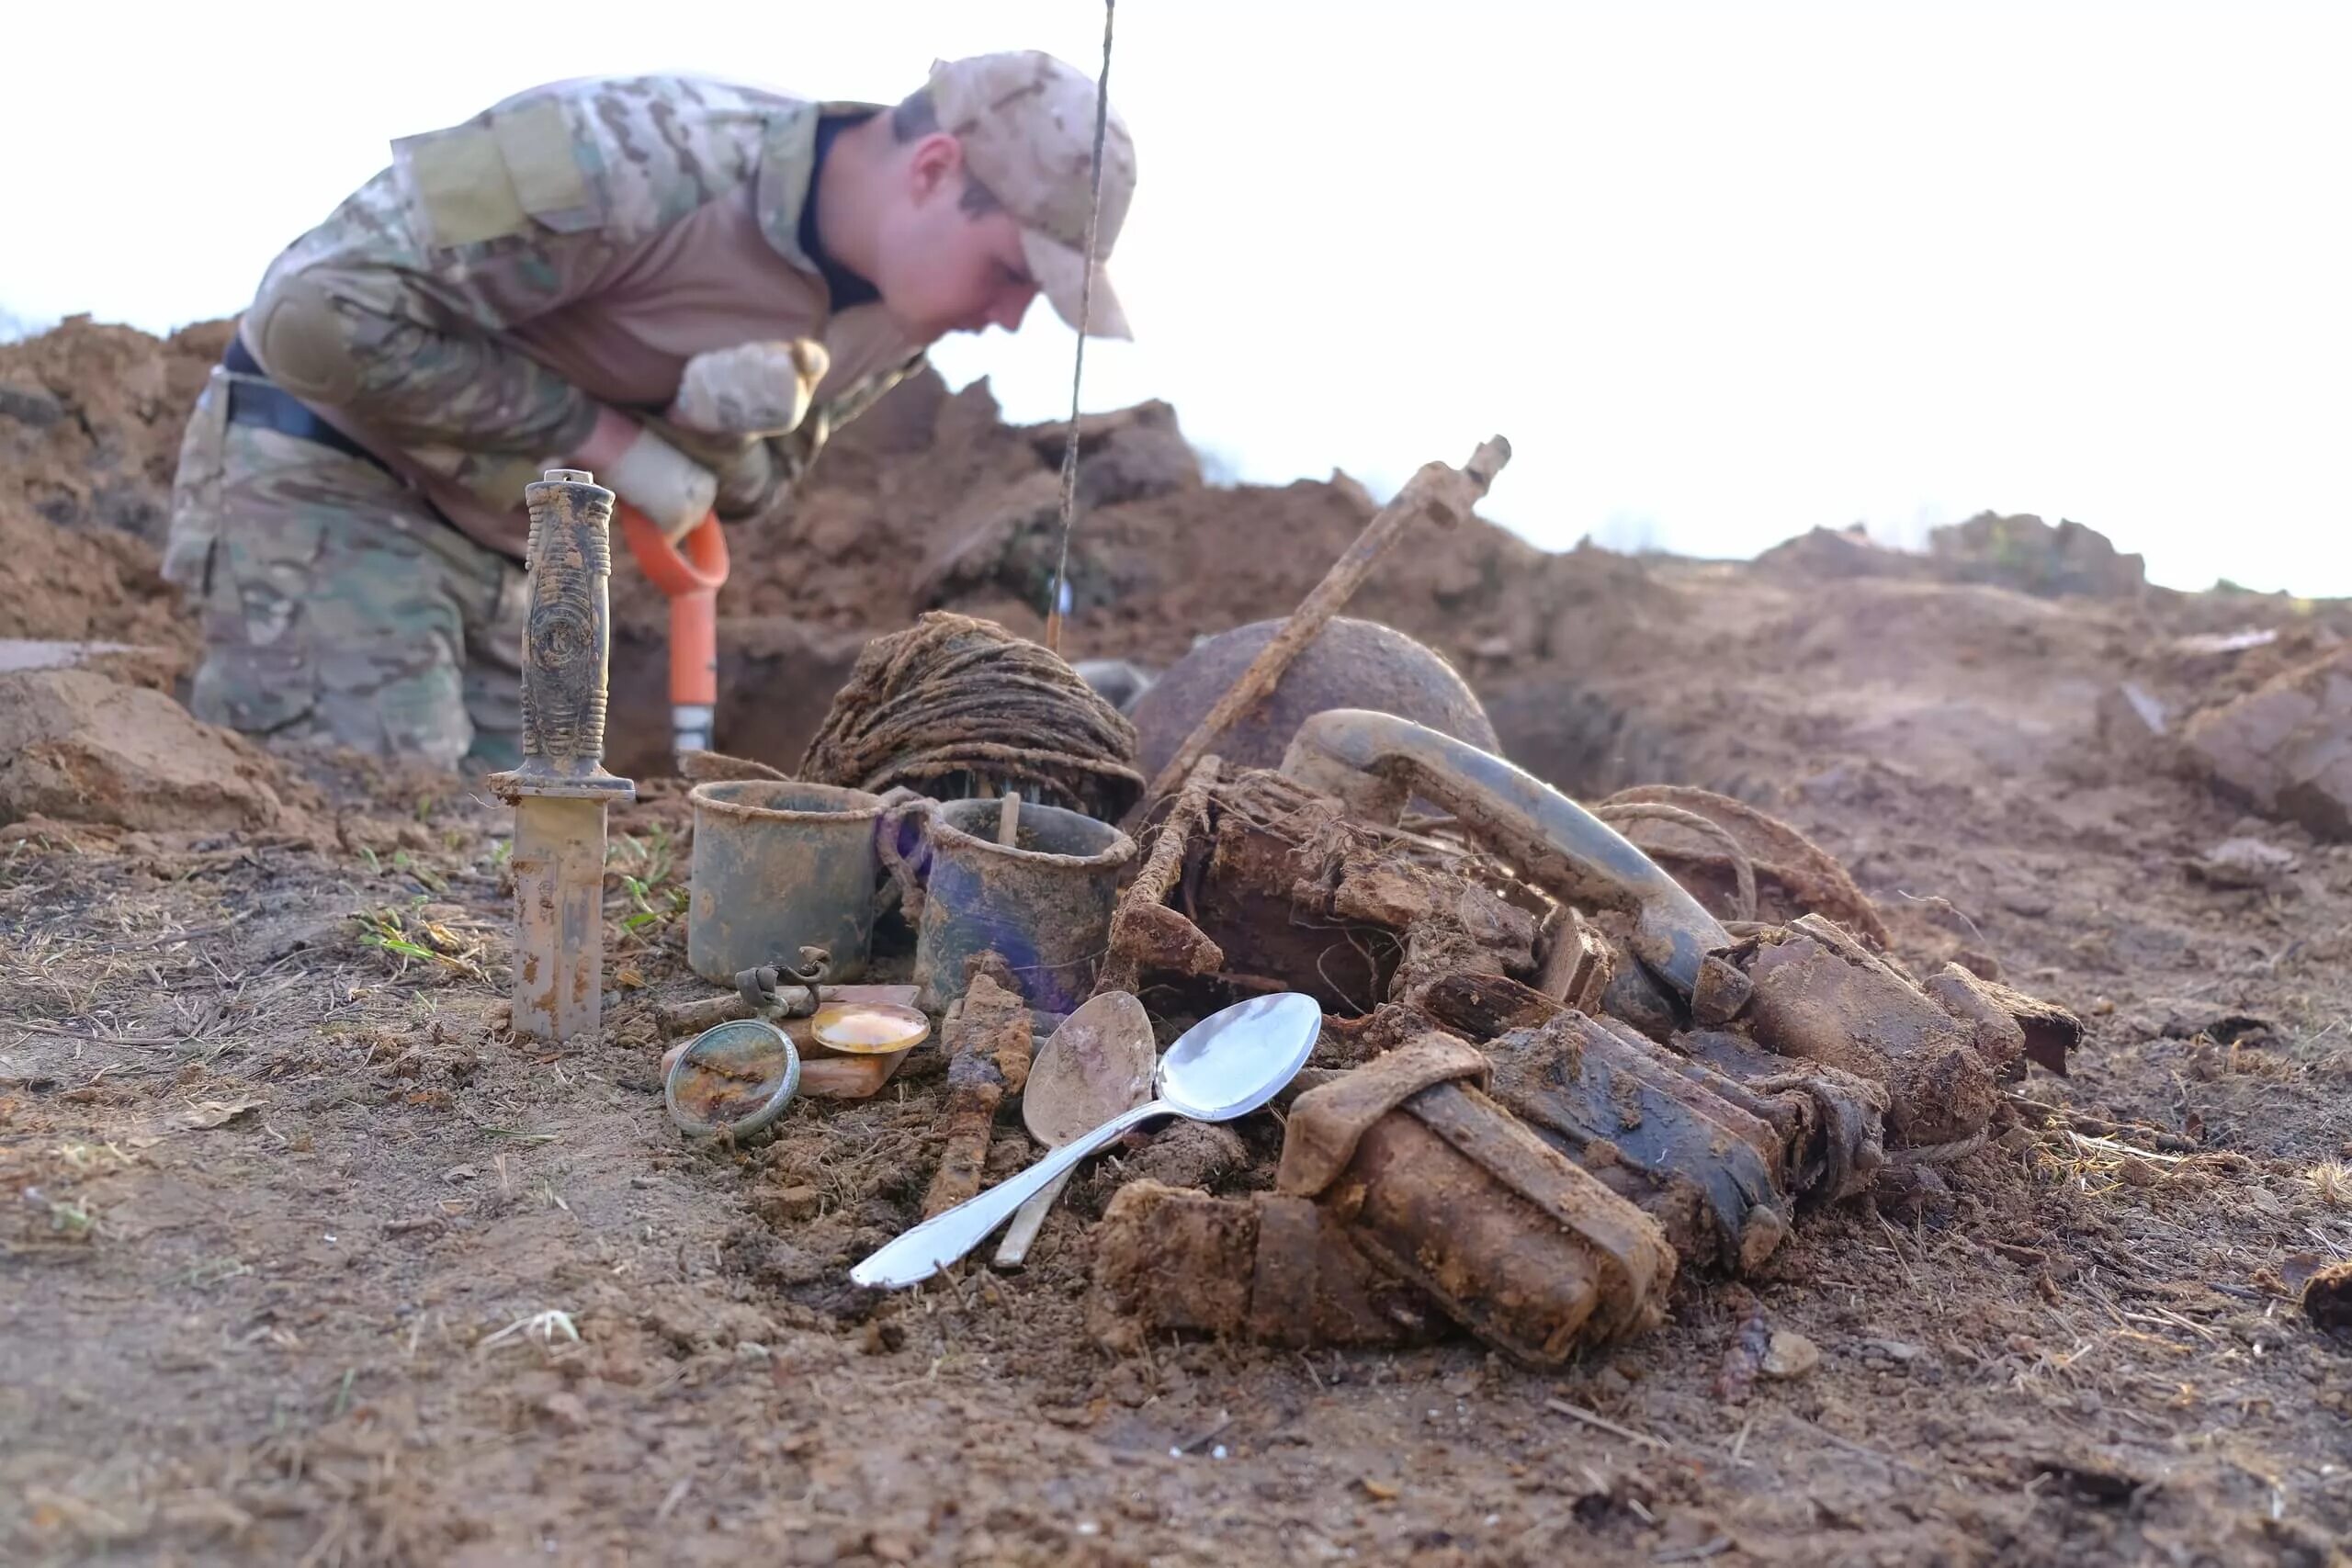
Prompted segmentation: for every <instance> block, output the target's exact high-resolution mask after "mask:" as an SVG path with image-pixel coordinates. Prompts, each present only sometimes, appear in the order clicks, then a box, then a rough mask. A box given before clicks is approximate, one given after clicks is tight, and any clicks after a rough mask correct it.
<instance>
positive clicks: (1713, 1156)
mask: <svg viewBox="0 0 2352 1568" xmlns="http://www.w3.org/2000/svg"><path fill="white" fill-rule="evenodd" d="M1487 1054H1488V1055H1489V1056H1490V1057H1491V1058H1492V1061H1493V1064H1494V1083H1493V1089H1492V1091H1491V1092H1492V1093H1493V1095H1494V1097H1495V1099H1496V1100H1497V1101H1498V1102H1499V1103H1500V1104H1501V1105H1503V1106H1504V1107H1505V1108H1506V1109H1507V1110H1509V1111H1511V1113H1512V1114H1514V1115H1516V1116H1517V1117H1519V1118H1520V1120H1521V1121H1522V1122H1526V1123H1527V1124H1528V1125H1529V1126H1530V1127H1531V1128H1532V1129H1533V1130H1534V1132H1535V1134H1536V1135H1537V1136H1539V1137H1541V1138H1543V1139H1544V1141H1545V1142H1546V1143H1549V1144H1551V1145H1553V1146H1554V1147H1555V1148H1557V1149H1559V1150H1560V1151H1561V1152H1562V1153H1563V1154H1565V1155H1566V1156H1569V1157H1570V1158H1571V1159H1573V1160H1575V1161H1576V1162H1577V1164H1578V1165H1580V1166H1582V1167H1584V1168H1586V1169H1587V1170H1589V1171H1591V1172H1592V1173H1593V1175H1595V1176H1596V1177H1598V1178H1599V1179H1600V1180H1601V1182H1602V1183H1603V1184H1604V1185H1606V1186H1607V1187H1609V1188H1610V1190H1612V1191H1614V1192H1617V1193H1619V1194H1621V1195H1622V1196H1623V1197H1625V1198H1627V1199H1630V1200H1631V1201H1634V1203H1637V1204H1638V1205H1640V1206H1641V1208H1642V1209H1643V1210H1644V1211H1645V1212H1646V1213H1648V1214H1649V1215H1650V1217H1651V1218H1653V1219H1655V1220H1656V1221H1657V1223H1658V1225H1659V1228H1660V1229H1662V1230H1663V1231H1664V1232H1665V1233H1666V1235H1667V1237H1668V1239H1669V1240H1670V1241H1672V1242H1673V1244H1674V1248H1675V1251H1676V1252H1677V1253H1678V1254H1679V1255H1680V1257H1681V1258H1682V1259H1683V1261H1684V1262H1685V1263H1686V1264H1690V1263H1697V1264H1712V1265H1713V1266H1715V1267H1718V1268H1721V1269H1725V1270H1728V1271H1731V1272H1735V1273H1746V1272H1748V1271H1751V1270H1753V1269H1757V1268H1758V1267H1760V1266H1761V1265H1762V1264H1763V1263H1764V1261H1765V1260H1766V1259H1767V1258H1770V1256H1771V1255H1772V1253H1773V1252H1774V1251H1775V1250H1776V1249H1777V1248H1778V1247H1779V1246H1780V1244H1781V1239H1782V1238H1783V1237H1785V1236H1786V1235H1788V1234H1789V1230H1790V1227H1791V1224H1792V1222H1793V1221H1794V1219H1795V1217H1796V1215H1795V1211H1796V1208H1797V1205H1798V1204H1799V1203H1800V1202H1802V1201H1808V1200H1809V1201H1815V1202H1826V1201H1836V1200H1838V1199H1840V1198H1845V1197H1849V1196H1852V1195H1853V1194H1855V1193H1857V1192H1860V1191H1861V1190H1865V1189H1866V1188H1868V1187H1869V1185H1870V1183H1871V1178H1872V1177H1873V1176H1875V1175H1876V1173H1877V1171H1878V1169H1879V1168H1880V1167H1881V1166H1882V1165H1883V1163H1884V1161H1885V1151H1884V1148H1883V1143H1882V1134H1881V1131H1880V1119H1881V1116H1882V1115H1883V1111H1884V1107H1885V1095H1884V1093H1883V1091H1882V1090H1880V1089H1878V1088H1877V1087H1876V1086H1875V1085H1872V1084H1869V1083H1865V1082H1862V1081H1861V1080H1860V1079H1857V1078H1854V1077H1849V1076H1847V1075H1844V1074H1840V1073H1837V1072H1834V1071H1828V1070H1816V1071H1815V1072H1811V1073H1803V1072H1781V1073H1779V1074H1775V1075H1771V1076H1769V1077H1759V1078H1757V1079H1755V1080H1753V1081H1750V1082H1742V1081H1740V1079H1738V1078H1737V1077H1733V1076H1732V1075H1730V1074H1727V1073H1724V1072H1722V1071H1719V1070H1717V1069H1716V1068H1714V1067H1713V1066H1708V1065H1707V1064H1705V1063H1703V1062H1700V1061H1696V1060H1693V1059H1691V1058H1690V1057H1687V1056H1682V1055H1677V1054H1676V1053H1675V1052H1673V1051H1670V1050H1668V1049H1667V1048H1666V1047H1665V1046H1662V1045H1658V1044H1657V1043H1654V1042H1652V1041H1649V1040H1646V1039H1644V1038H1643V1037H1642V1036H1641V1035H1639V1034H1637V1033H1635V1032H1634V1031H1633V1030H1631V1029H1629V1028H1627V1027H1626V1026H1624V1025H1623V1024H1612V1023H1611V1021H1609V1020H1606V1019H1596V1018H1590V1017H1588V1016H1586V1015H1585V1014H1583V1013H1580V1012H1570V1011H1563V1012H1561V1013H1559V1014H1558V1015H1557V1016H1556V1017H1555V1018H1553V1019H1552V1020H1550V1021H1547V1022H1545V1023H1543V1024H1540V1025H1538V1026H1536V1027H1534V1028H1531V1029H1519V1030H1514V1031H1512V1032H1510V1033H1508V1034H1505V1035H1503V1036H1502V1037H1501V1038H1499V1039H1497V1040H1495V1041H1493V1042H1492V1043H1490V1044H1489V1045H1488V1046H1487ZM1781 1065H1782V1066H1795V1064H1792V1063H1784V1064H1781Z"/></svg>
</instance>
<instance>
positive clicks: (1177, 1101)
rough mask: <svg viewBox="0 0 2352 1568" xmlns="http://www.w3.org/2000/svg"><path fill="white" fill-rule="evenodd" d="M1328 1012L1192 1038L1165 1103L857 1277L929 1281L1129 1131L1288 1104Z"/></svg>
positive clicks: (1290, 1012) (932, 1229)
mask: <svg viewBox="0 0 2352 1568" xmlns="http://www.w3.org/2000/svg"><path fill="white" fill-rule="evenodd" d="M1322 1028H1323V1010H1322V1009H1321V1008H1319V1007H1317V1005H1316V1002H1315V998H1312V997H1308V996H1303V995H1301V994H1299V993H1298V992H1296V991H1283V992H1281V993H1278V994H1276V995H1274V996H1269V997H1252V998H1250V999H1249V1000H1248V1001H1246V1002H1239V1003H1237V1004H1235V1005H1234V1006H1232V1007H1229V1008H1227V1009H1226V1010H1224V1011H1223V1012H1218V1013H1212V1014H1211V1015H1209V1016H1208V1017H1207V1018H1204V1019H1203V1020H1201V1021H1200V1022H1198V1023H1196V1024H1194V1025H1193V1027H1192V1028H1190V1029H1188V1030H1186V1031H1185V1032H1184V1034H1183V1037H1182V1039H1180V1040H1178V1041H1177V1042H1176V1043H1175V1044H1173V1045H1170V1047H1169V1048H1168V1054H1167V1055H1164V1056H1162V1057H1160V1058H1159V1070H1158V1071H1157V1072H1155V1073H1154V1074H1153V1075H1152V1078H1153V1087H1154V1088H1155V1089H1158V1090H1159V1097H1158V1098H1157V1099H1154V1100H1149V1101H1147V1102H1146V1103H1144V1104H1142V1105H1138V1106H1136V1107H1135V1108H1134V1109H1133V1110H1131V1111H1121V1112H1120V1113H1119V1114H1118V1115H1116V1116H1114V1117H1112V1118H1111V1120H1109V1121H1108V1122H1103V1124H1102V1125H1101V1126H1099V1127H1097V1128H1095V1129H1094V1130H1093V1131H1092V1132H1091V1133H1089V1134H1086V1135H1085V1136H1084V1137H1082V1138H1077V1139H1074V1140H1072V1141H1071V1142H1069V1143H1067V1144H1064V1145H1062V1146H1061V1147H1060V1148H1057V1149H1056V1150H1055V1151H1054V1152H1053V1153H1051V1154H1049V1155H1047V1156H1046V1157H1045V1158H1044V1159H1041V1160H1039V1161H1038V1162H1037V1163H1036V1164H1035V1165H1033V1166H1031V1167H1030V1168H1028V1169H1026V1170H1024V1171H1023V1172H1022V1173H1021V1174H1020V1175H1018V1176H1016V1177H1013V1178H1012V1179H1010V1180H1008V1181H1001V1182H999V1183H998V1184H997V1185H995V1186H994V1187H991V1188H989V1190H987V1191H985V1192H983V1193H981V1194H980V1195H979V1196H978V1197H976V1198H971V1199H967V1200H966V1201H964V1202H961V1203H958V1204H956V1207H954V1208H952V1209H950V1210H948V1211H947V1212H946V1213H942V1214H934V1215H933V1216H932V1217H931V1218H930V1219H927V1220H925V1221H923V1223H922V1224H919V1225H917V1226H915V1227H914V1229H912V1230H910V1231H908V1232H907V1233H906V1234H905V1235H901V1236H899V1238H898V1239H897V1240H895V1241H892V1242H890V1243H889V1244H888V1245H887V1246H885V1247H882V1248H881V1249H880V1250H879V1251H877V1252H876V1253H875V1254H874V1255H873V1256H872V1257H870V1258H866V1259H865V1262H863V1263H860V1264H859V1265H858V1266H857V1267H856V1268H854V1269H851V1270H850V1271H849V1277H850V1278H851V1279H852V1280H855V1281H856V1282H857V1283H859V1284H861V1285H868V1286H878V1287H880V1288H882V1289H885V1290H896V1289H898V1288H899V1287H901V1286H904V1285H912V1284H915V1283H917V1282H919V1281H921V1280H928V1279H930V1278H931V1277H932V1276H933V1274H936V1273H937V1272H939V1270H940V1269H944V1268H945V1267H946V1266H947V1265H948V1264H950V1263H953V1262H955V1261H956V1259H957V1258H961V1257H963V1256H964V1255H965V1254H966V1253H967V1252H969V1251H971V1250H972V1248H974V1247H978V1245H979V1244H980V1243H981V1242H983V1241H985V1240H987V1239H988V1236H989V1232H991V1231H993V1230H995V1229H996V1227H997V1226H999V1225H1001V1224H1003V1223H1004V1222H1005V1221H1006V1220H1007V1219H1009V1218H1011V1217H1012V1212H1013V1211H1014V1210H1015V1209H1018V1208H1019V1207H1021V1205H1022V1204H1023V1203H1025V1202H1027V1201H1029V1200H1030V1199H1031V1198H1032V1197H1033V1196H1035V1194H1037V1193H1039V1192H1041V1191H1043V1190H1045V1189H1046V1184H1047V1183H1049V1182H1051V1181H1052V1180H1053V1179H1054V1178H1056V1177H1057V1176H1059V1175H1060V1174H1061V1173H1062V1172H1063V1171H1065V1170H1069V1169H1070V1168H1072V1167H1074V1166H1076V1165H1077V1164H1078V1162H1079V1161H1080V1160H1082V1159H1084V1158H1085V1157H1086V1156H1088V1155H1091V1154H1092V1153H1093V1152H1094V1151H1095V1150H1097V1149H1099V1148H1101V1147H1103V1145H1105V1144H1108V1143H1110V1142H1111V1141H1112V1140H1113V1139H1114V1138H1116V1137H1118V1136H1119V1134H1122V1133H1124V1132H1125V1131H1126V1130H1127V1129H1128V1128H1130V1127H1134V1126H1138V1125H1140V1124H1141V1123H1143V1122H1148V1121H1150V1120H1151V1119H1152V1118H1153V1117H1155V1116H1182V1117H1184V1118H1185V1119H1187V1120H1188V1121H1193V1122H1230V1121H1233V1120H1234V1119H1236V1118H1237V1117H1241V1116H1247V1115H1248V1114H1249V1113H1250V1112H1251V1111H1255V1110H1257V1109H1258V1108H1259V1107H1260V1106H1261V1105H1264V1104H1265V1103H1266V1102H1267V1101H1268V1100H1272V1099H1273V1098H1274V1096H1275V1095H1277V1094H1280V1093H1281V1092H1282V1091H1283V1087H1284V1086H1285V1085H1287V1084H1288V1083H1289V1082H1290V1080H1291V1079H1293V1078H1295V1077H1297V1076H1298V1070H1299V1068H1301V1067H1303V1066H1306V1058H1307V1056H1308V1055H1309V1054H1311V1053H1312V1052H1313V1051H1314V1049H1315V1040H1316V1036H1317V1034H1319V1033H1320V1032H1322Z"/></svg>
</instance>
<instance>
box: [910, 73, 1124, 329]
mask: <svg viewBox="0 0 2352 1568" xmlns="http://www.w3.org/2000/svg"><path fill="white" fill-rule="evenodd" d="M930 90H931V101H932V107H933V109H934V110H935V111H936V112H937V114H938V116H939V128H940V129H941V130H944V131H947V132H949V133H950V134H952V135H953V136H954V137H955V138H956V140H957V141H960V142H962V143H963V145H964V164H965V166H966V167H967V168H968V169H969V170H970V171H971V173H972V177H973V178H975V179H977V180H978V181H979V182H980V183H981V184H982V185H984V186H988V188H989V191H991V192H992V193H994V195H995V196H996V197H997V199H998V200H1000V201H1001V202H1003V203H1004V205H1005V208H1006V209H1007V210H1008V211H1010V212H1011V213H1012V216H1013V217H1014V219H1015V220H1018V221H1019V222H1020V224H1021V243H1022V250H1023V252H1024V253H1025V254H1026V255H1027V256H1028V260H1029V270H1030V271H1031V272H1032V273H1033V274H1034V275H1035V276H1036V279H1037V286H1038V288H1040V289H1042V290H1043V291H1044V293H1045V296H1046V299H1050V300H1052V301H1053V305H1054V310H1055V312H1056V313H1057V314H1058V315H1059V316H1060V317H1061V319H1062V320H1063V321H1068V322H1069V324H1070V325H1071V326H1073V327H1075V326H1077V325H1078V324H1079V308H1078V307H1079V291H1080V288H1082V287H1083V286H1084V284H1085V281H1086V208H1087V201H1088V197H1089V193H1090V191H1091V188H1092V186H1093V180H1094V167H1093V164H1094V113H1095V104H1096V101H1097V96H1096V93H1095V89H1094V82H1093V80H1092V79H1091V77H1088V76H1086V75H1085V74H1083V73H1080V72H1079V71H1078V70H1076V69H1074V68H1073V67H1071V66H1069V65H1065V64H1064V63H1062V62H1060V61H1058V60H1056V59H1055V58H1054V57H1053V56H1052V55H1050V54H1046V53H1045V52H1043V51H1039V50H1021V51H1014V52H1012V53H1007V54H979V55H974V56H972V57H971V58H969V59H966V60H956V61H941V62H935V63H933V66H932V68H931V89H930ZM1135 192H1136V147H1135V142H1134V141H1133V140H1131V139H1130V138H1129V137H1128V135H1127V128H1126V125H1125V122H1123V121H1122V120H1121V119H1120V118H1119V113H1118V111H1117V110H1116V109H1113V110H1112V111H1111V113H1110V117H1109V121H1108V123H1107V124H1106V125H1105V126H1104V128H1103V199H1102V207H1101V209H1100V211H1098V212H1097V214H1096V217H1095V226H1094V256H1095V271H1094V294H1093V298H1092V299H1091V300H1090V301H1089V302H1088V306H1087V316H1086V320H1087V335H1089V336H1090V337H1112V338H1125V337H1131V336H1133V335H1134V334H1133V333H1130V332H1129V331H1128V330H1127V317H1126V312H1125V310H1121V309H1120V306H1119V297H1118V295H1117V294H1116V293H1114V292H1113V290H1112V288H1111V279H1110V277H1109V276H1107V275H1106V274H1105V272H1104V270H1103V262H1105V261H1106V260H1108V259H1109V257H1110V254H1111V244H1112V242H1113V241H1114V240H1116V239H1117V238H1118V237H1119V226H1120V225H1121V224H1122V223H1124V222H1125V220H1126V216H1127V204H1128V202H1129V201H1130V200H1132V199H1133V198H1134V197H1135Z"/></svg>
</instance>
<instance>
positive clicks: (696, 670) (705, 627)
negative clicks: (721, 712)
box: [614, 503, 727, 760]
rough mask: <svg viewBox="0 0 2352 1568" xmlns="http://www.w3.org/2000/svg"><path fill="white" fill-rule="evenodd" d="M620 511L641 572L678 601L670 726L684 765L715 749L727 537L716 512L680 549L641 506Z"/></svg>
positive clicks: (674, 604) (673, 616)
mask: <svg viewBox="0 0 2352 1568" xmlns="http://www.w3.org/2000/svg"><path fill="white" fill-rule="evenodd" d="M614 510H615V511H616V512H617V513H619V514H620V520H621V536H622V537H623V538H624V539H627V540H628V553H629V554H630V555H632V556H634V557H636V558H637V565H638V569H639V570H641V571H643V572H644V573H645V575H646V578H647V580H648V581H650V582H651V583H652V584H653V586H654V587H656V588H659V589H660V590H661V591H662V593H663V594H664V595H666V596H667V597H668V599H669V601H670V728H671V731H672V735H673V746H674V749H675V751H676V754H677V756H678V757H679V758H680V759H681V760H683V759H684V757H685V754H686V753H687V752H689V751H707V750H710V737H711V721H712V718H713V717H714V716H715V715H716V714H717V713H718V589H719V585H720V584H722V583H724V582H725V581H727V536H726V535H725V534H723V533H721V532H720V531H719V527H718V513H716V512H714V513H710V515H708V516H707V517H705V518H704V519H703V520H702V521H701V522H699V523H697V524H695V525H694V526H693V527H692V528H691V529H689V530H687V532H686V536H685V537H684V538H683V539H681V540H680V541H679V542H678V544H675V545H673V544H672V543H671V542H670V541H669V540H667V539H665V538H663V537H662V530H661V529H659V528H657V527H655V526H654V525H653V523H652V520H651V519H650V518H648V517H647V516H646V515H645V513H642V512H639V510H638V509H637V508H636V507H634V506H630V505H628V504H627V503H622V504H620V505H618V506H616V508H615V509H614ZM681 546H683V547H684V548H683V549H681Z"/></svg>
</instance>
